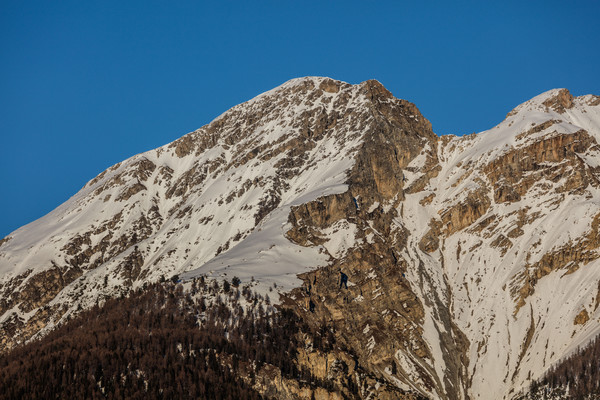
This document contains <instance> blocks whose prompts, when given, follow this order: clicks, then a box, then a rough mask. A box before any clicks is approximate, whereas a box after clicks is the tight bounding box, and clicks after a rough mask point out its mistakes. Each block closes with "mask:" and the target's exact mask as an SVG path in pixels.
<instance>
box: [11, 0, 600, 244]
mask: <svg viewBox="0 0 600 400" xmlns="http://www.w3.org/2000/svg"><path fill="white" fill-rule="evenodd" d="M599 4H600V3H599V2H597V1H572V2H565V1H560V2H559V1H519V2H517V1H502V2H494V3H492V2H482V1H472V2H460V1H454V2H441V1H440V2H434V1H424V2H415V1H410V2H402V1H389V2H388V1H314V2H313V1H304V2H300V1H283V0H279V1H251V2H249V1H239V2H234V1H215V2H202V1H196V2H192V1H173V2H166V1H110V0H108V1H57V2H49V1H43V2H37V1H20V0H19V1H12V0H3V1H2V2H1V3H0V57H1V58H0V61H1V62H0V132H1V135H2V136H1V138H2V145H1V146H0V152H1V153H0V182H1V186H0V187H1V193H2V196H0V210H2V211H1V212H0V237H3V236H5V235H7V234H9V233H10V232H11V231H13V230H15V229H17V228H18V227H19V226H21V225H24V224H26V223H29V222H31V221H33V220H35V219H37V218H39V217H41V216H43V215H44V214H46V213H48V212H50V211H51V210H52V209H54V208H55V207H57V206H58V205H60V204H61V203H62V202H64V201H66V200H67V199H68V198H69V197H70V196H72V195H73V194H75V193H76V192H77V191H78V190H79V189H80V188H81V187H82V186H83V185H85V183H86V182H87V181H88V180H90V179H92V178H94V177H95V176H96V175H97V174H99V173H100V172H102V171H103V170H104V169H106V168H108V167H109V166H111V165H113V164H115V163H117V162H119V161H122V160H124V159H126V158H128V157H130V156H132V155H134V154H137V153H140V152H143V151H146V150H150V149H153V148H156V147H158V146H161V145H163V144H166V143H168V142H171V141H173V140H175V139H176V138H178V137H180V136H181V135H183V134H185V133H187V132H189V131H192V130H194V129H196V128H198V127H200V126H202V125H204V124H206V123H208V122H210V121H211V120H212V119H213V118H215V117H216V116H218V115H219V114H221V113H222V112H224V111H226V110H227V109H229V108H230V107H232V106H234V105H235V104H238V103H240V102H243V101H245V100H248V99H250V98H252V97H254V96H256V95H258V94H259V93H262V92H264V91H266V90H269V89H271V88H273V87H275V86H277V85H279V84H281V83H283V82H285V81H286V80H288V79H291V78H294V77H299V76H307V75H320V76H330V77H332V78H335V79H340V80H344V81H347V82H350V83H359V82H362V81H364V80H367V79H377V80H379V81H380V82H381V83H383V84H384V86H386V87H387V88H388V89H389V90H390V91H391V92H392V93H393V94H394V95H395V96H396V97H400V98H404V99H407V100H410V101H412V102H414V103H415V104H416V105H417V107H419V109H420V110H421V112H422V113H423V114H424V115H425V117H427V118H428V119H429V120H430V121H431V122H432V124H433V128H434V130H435V131H436V132H437V133H438V134H448V133H454V134H465V133H471V132H479V131H482V130H486V129H489V128H491V127H493V126H494V125H495V124H497V123H498V122H499V121H501V120H502V119H503V118H504V116H505V114H506V113H507V112H508V111H510V110H511V109H512V108H513V107H514V106H516V105H517V104H519V103H521V102H523V101H525V100H527V99H529V98H531V97H533V96H535V95H537V94H539V93H541V92H544V91H546V90H549V89H552V88H556V87H566V88H568V89H569V90H571V92H572V93H573V94H575V95H582V94H587V93H593V94H600V73H599V70H600V68H599V65H600V44H599V43H600V42H599V41H598V34H597V27H598V21H600V5H599Z"/></svg>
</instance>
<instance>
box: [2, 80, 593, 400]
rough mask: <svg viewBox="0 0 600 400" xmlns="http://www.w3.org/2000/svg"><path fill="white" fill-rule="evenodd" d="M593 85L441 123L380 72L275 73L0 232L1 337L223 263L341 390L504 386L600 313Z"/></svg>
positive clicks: (19, 337) (509, 392)
mask: <svg viewBox="0 0 600 400" xmlns="http://www.w3.org/2000/svg"><path fill="white" fill-rule="evenodd" d="M598 99H599V98H598V97H595V96H582V97H573V96H572V95H571V94H570V93H569V92H568V91H567V90H565V89H561V90H552V91H549V92H546V93H544V94H542V95H540V96H538V97H536V98H534V99H532V100H530V101H528V102H526V103H524V104H522V105H520V106H519V107H517V108H515V109H514V110H513V111H511V112H510V113H509V114H508V116H507V118H506V119H505V120H504V121H503V122H501V123H500V124H499V125H498V126H496V127H495V128H493V129H491V130H489V131H486V132H482V133H480V134H477V135H469V136H462V137H454V136H441V137H440V136H437V135H435V134H434V133H433V131H432V128H431V124H430V123H429V122H428V121H427V120H426V119H425V118H424V117H423V116H422V115H421V114H420V112H419V111H418V109H417V108H416V107H415V106H414V105H413V104H411V103H409V102H407V101H405V100H399V99H396V98H395V97H394V96H392V94H391V93H390V92H389V91H387V90H386V89H385V88H384V87H383V86H382V85H381V84H380V83H379V82H377V81H366V82H363V83H361V84H359V85H349V84H347V83H343V82H339V81H335V80H332V79H328V78H301V79H295V80H292V81H289V82H287V83H285V84H284V85H282V86H280V87H278V88H276V89H273V90H272V91H269V92H266V93H264V94H262V95H260V96H258V97H256V98H255V99H252V100H250V101H248V102H246V103H243V104H240V105H239V106H236V107H234V108H232V109H231V110H229V111H227V112H226V113H224V114H223V115H221V116H220V117H218V118H217V119H216V120H214V121H213V122H211V123H210V124H208V125H206V126H204V127H202V128H200V129H199V130H197V131H194V132H192V133H189V134H187V135H185V136H183V137H182V138H180V139H178V140H176V141H175V142H173V143H171V144H168V145H166V146H164V147H161V148H159V149H157V150H154V151H150V152H147V153H144V154H140V155H137V156H134V157H132V158H131V159H129V160H126V161H124V162H122V163H120V164H117V165H115V166H113V167H111V168H109V169H108V170H106V171H105V172H103V173H102V174H100V175H99V176H98V177H96V178H95V179H93V180H92V181H90V182H89V183H88V184H87V185H86V186H85V187H84V188H83V189H82V190H81V191H80V192H79V193H77V194H76V195H75V196H74V197H73V198H71V199H70V200H69V201H68V202H66V203H65V204H64V205H62V206H61V207H59V208H58V209H56V210H54V211H53V212H52V213H50V214H49V215H47V216H46V217H44V218H42V219H40V220H38V221H35V222H33V223H32V224H29V225H27V226H25V227H23V228H21V229H19V230H17V231H15V232H13V233H12V234H11V235H10V236H9V237H7V238H5V239H3V240H2V241H0V315H1V317H0V340H1V341H2V347H3V350H8V349H10V348H11V347H13V346H15V345H16V344H18V343H21V342H23V341H26V340H29V339H30V338H32V337H36V336H37V335H42V334H44V333H45V332H47V331H48V330H49V329H52V327H54V326H56V324H59V323H61V321H64V320H65V319H66V318H68V317H69V315H71V314H73V313H76V312H77V310H78V309H81V308H87V307H89V306H91V305H93V304H95V303H96V302H98V301H102V300H103V299H104V298H106V297H110V296H118V295H120V294H125V293H127V292H128V291H129V290H130V289H131V288H137V287H140V286H143V285H144V283H145V282H149V281H156V280H158V279H161V277H166V278H169V277H171V276H173V275H176V274H177V275H179V276H180V277H181V278H183V279H187V278H190V277H195V276H199V275H206V276H209V277H214V278H218V279H230V278H231V277H233V276H237V277H239V278H241V280H242V281H243V282H250V281H253V282H254V283H255V285H256V289H257V290H259V291H262V292H263V293H265V294H268V293H271V296H272V295H273V293H275V292H279V293H280V294H281V298H280V303H281V306H282V307H287V308H290V309H291V310H293V311H294V312H295V313H296V314H297V315H299V316H301V317H302V318H303V319H304V321H306V322H307V323H308V324H309V325H310V326H311V327H312V328H314V331H321V332H323V333H324V334H325V333H326V334H327V335H328V337H329V338H330V339H331V342H332V343H335V345H334V346H332V347H331V348H330V349H329V352H326V353H325V352H323V351H321V350H315V349H314V347H313V346H312V345H311V341H313V340H316V339H315V338H311V337H307V338H306V347H305V350H304V351H301V352H300V353H299V354H298V357H297V359H296V360H294V362H296V363H298V364H299V365H301V366H302V367H303V368H306V369H309V370H311V371H312V373H313V374H314V375H315V376H317V377H319V378H320V379H324V380H329V381H331V382H332V387H334V388H340V390H341V392H339V393H344V392H343V388H344V387H346V386H347V385H348V384H349V383H348V382H352V385H353V387H358V388H362V389H361V390H359V392H360V393H362V394H361V396H362V397H368V396H370V395H373V394H374V393H376V395H377V396H379V398H439V399H466V398H472V399H476V398H489V393H490V392H491V393H496V394H498V395H497V396H496V397H497V398H512V397H514V396H516V395H517V394H518V392H519V390H520V389H522V388H523V387H525V386H527V385H528V382H529V381H530V380H531V379H535V378H537V377H539V376H540V375H541V374H542V373H543V372H544V371H545V370H547V369H548V368H550V367H551V366H552V365H553V364H555V363H556V362H557V361H558V360H560V359H561V358H563V357H564V356H565V355H567V354H568V353H569V352H571V351H573V350H574V349H576V348H577V346H579V345H581V344H584V343H585V342H586V341H588V340H589V339H590V338H592V337H593V336H594V335H595V334H598V333H600V324H599V323H598V322H599V321H600V313H599V311H598V304H599V303H600V300H599V299H600V289H599V288H600V269H599V268H600V261H598V258H599V257H598V255H599V252H598V248H599V247H600V240H599V236H598V224H599V223H600V203H599V202H598V199H599V198H600V185H599V182H600V181H599V180H598V178H599V177H600V153H599V150H600V148H599V146H598V140H599V139H600V101H599V100H598ZM342 277H347V279H348V281H347V282H345V280H344V279H342ZM273 290H275V292H272V291H273ZM274 373H275V372H274ZM273 381H274V382H278V383H277V384H276V385H275V386H272V385H271V386H269V384H268V383H267V384H265V385H266V386H265V387H264V388H263V389H261V391H262V392H264V393H270V391H272V390H274V391H275V392H276V393H287V394H286V396H287V397H288V398H303V397H306V398H310V396H312V395H314V396H315V397H317V398H318V397H321V398H337V397H336V396H338V394H339V393H336V392H335V391H324V392H323V393H320V392H319V393H317V392H310V391H309V392H306V393H304V392H302V393H300V391H299V389H297V388H296V389H295V386H294V385H295V384H294V382H292V381H290V382H287V381H282V380H281V379H279V380H277V379H275V378H274V379H273ZM265 382H269V379H265ZM277 385H278V386H277ZM345 385H346V386H345ZM296 386H297V385H296Z"/></svg>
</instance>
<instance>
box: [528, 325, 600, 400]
mask: <svg viewBox="0 0 600 400" xmlns="http://www.w3.org/2000/svg"><path fill="white" fill-rule="evenodd" d="M527 398H530V399H555V398H561V399H597V398H600V337H596V338H595V339H594V340H593V341H592V342H591V343H590V344H589V345H588V346H586V347H585V348H582V349H579V350H578V351H577V352H575V353H574V354H572V355H571V356H570V357H568V358H566V359H565V360H563V361H562V362H560V363H559V364H558V365H556V366H554V367H552V368H551V369H550V371H548V372H547V373H546V374H545V375H544V377H543V378H542V379H540V380H538V381H534V382H533V383H532V385H531V387H530V390H529V393H528V395H527Z"/></svg>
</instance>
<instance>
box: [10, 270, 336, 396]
mask: <svg viewBox="0 0 600 400" xmlns="http://www.w3.org/2000/svg"><path fill="white" fill-rule="evenodd" d="M235 283H237V282H235ZM197 285H198V286H200V285H201V286H202V287H198V286H197ZM208 286H209V285H208V284H207V283H205V282H204V281H203V280H202V281H201V282H198V283H194V287H193V289H192V290H191V291H190V292H184V291H183V289H182V286H181V285H177V284H174V283H171V282H164V283H157V284H153V285H149V286H147V287H146V288H145V289H143V290H142V289H140V290H137V291H135V292H131V293H130V295H129V296H127V297H123V298H120V299H112V300H107V301H106V303H105V304H104V305H103V306H101V307H100V306H95V307H93V308H92V309H90V310H88V311H84V312H82V313H80V314H79V315H78V316H77V317H76V318H74V319H72V320H70V321H69V322H67V323H65V324H64V325H63V326H61V327H59V328H58V329H56V330H54V331H53V332H51V333H50V334H48V335H47V336H45V337H44V338H42V339H41V340H38V341H34V342H31V343H29V344H27V345H24V346H21V347H18V348H16V349H14V350H13V351H11V352H10V353H8V354H7V355H5V356H3V357H2V358H0V398H3V399H5V398H6V399H9V398H10V399H42V398H43V399H59V398H60V399H64V398H70V399H76V398H80V399H125V398H127V399H142V398H143V399H173V398H181V399H186V398H193V399H199V398H203V399H259V398H261V395H260V394H259V393H258V392H257V391H255V390H253V388H252V386H253V384H254V383H255V382H254V380H255V379H256V378H255V373H256V371H258V370H260V368H261V366H262V365H264V364H265V363H266V364H271V365H273V366H275V367H277V368H278V369H279V370H280V371H281V374H282V375H283V376H284V377H289V378H294V379H302V380H304V381H308V382H314V383H315V384H325V385H326V383H325V382H316V381H314V380H313V379H312V377H311V376H310V374H307V373H306V372H304V371H299V370H298V368H297V366H296V364H295V363H294V362H293V360H294V359H295V356H296V349H297V348H298V347H297V346H298V342H297V336H298V335H297V333H298V331H299V329H303V326H302V322H301V321H300V320H298V317H297V316H296V315H295V314H293V313H292V312H290V311H286V310H285V309H284V310H280V311H278V312H274V313H269V312H267V311H265V309H264V308H263V304H262V302H261V301H260V298H259V297H258V296H257V295H256V294H252V293H251V292H250V291H249V290H248V289H246V290H243V291H242V296H243V297H245V299H246V300H247V301H250V302H252V303H253V307H252V308H251V307H245V308H243V307H241V306H240V305H239V303H237V300H236V297H237V298H239V297H240V292H239V290H238V288H237V287H230V285H227V287H226V288H219V286H218V285H214V286H210V287H208ZM235 286H237V285H235ZM223 289H227V291H226V292H225V291H224V290H223ZM203 290H204V291H206V293H209V296H208V297H206V298H205V296H204V295H198V294H197V293H204V292H203ZM210 292H212V294H210ZM194 294H196V295H194ZM221 294H223V296H225V297H226V301H227V300H228V299H229V300H232V299H233V300H235V301H234V302H233V303H228V304H226V303H225V302H224V301H223V300H221ZM211 296H212V297H211ZM207 303H208V304H207ZM267 303H268V301H267ZM324 342H325V343H323V344H327V343H326V342H328V340H327V339H325V340H324Z"/></svg>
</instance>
